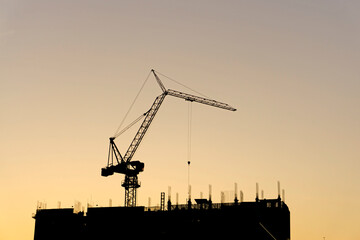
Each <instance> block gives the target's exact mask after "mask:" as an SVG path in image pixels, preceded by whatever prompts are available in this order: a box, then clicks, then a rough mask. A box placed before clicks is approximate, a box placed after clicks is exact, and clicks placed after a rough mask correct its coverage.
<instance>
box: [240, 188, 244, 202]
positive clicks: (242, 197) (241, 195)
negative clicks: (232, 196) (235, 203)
mask: <svg viewBox="0 0 360 240" xmlns="http://www.w3.org/2000/svg"><path fill="white" fill-rule="evenodd" d="M243 201H244V193H243V191H241V190H240V202H243Z"/></svg>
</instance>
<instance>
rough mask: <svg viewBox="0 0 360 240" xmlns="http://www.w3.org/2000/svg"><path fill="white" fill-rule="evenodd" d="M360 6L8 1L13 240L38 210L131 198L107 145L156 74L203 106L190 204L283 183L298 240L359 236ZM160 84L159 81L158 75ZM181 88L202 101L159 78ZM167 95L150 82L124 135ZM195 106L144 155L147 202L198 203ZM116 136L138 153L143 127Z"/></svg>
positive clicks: (174, 110)
mask: <svg viewBox="0 0 360 240" xmlns="http://www.w3.org/2000/svg"><path fill="white" fill-rule="evenodd" d="M359 11H360V2H359V1H355V0H291V1H289V0H237V1H230V0H229V1H213V0H201V1H172V0H169V1H165V0H154V1H119V0H116V1H115V0H108V1H100V0H87V1H85V0H75V1H74V0H72V1H69V0H62V1H45V0H26V1H25V0H0V114H1V115H0V189H1V198H0V239H1V240H2V239H4V240H5V239H19V240H20V239H21V240H22V239H33V235H34V227H35V220H34V219H33V218H32V214H33V213H35V211H36V206H37V202H38V201H40V202H45V203H46V204H47V207H48V208H57V206H58V202H61V207H71V206H73V205H74V202H75V201H79V202H81V203H82V205H83V206H86V204H87V203H91V204H93V205H98V206H108V204H109V199H112V202H113V205H121V206H122V205H123V204H124V189H123V188H122V187H121V186H120V185H121V181H122V180H123V176H121V175H114V176H111V177H108V178H104V177H101V175H100V170H101V168H102V167H105V166H106V164H107V154H108V144H109V140H108V139H109V137H111V136H112V135H113V134H114V133H115V131H116V129H117V127H118V126H119V124H120V122H121V121H122V119H123V118H124V116H125V115H126V113H127V111H128V109H129V107H130V105H131V104H132V102H133V100H134V98H135V96H136V94H137V93H138V92H139V89H140V87H141V86H142V84H143V82H144V81H145V79H146V77H147V76H148V74H149V72H150V70H151V69H155V70H157V71H159V72H160V73H163V74H164V75H166V76H169V77H171V78H172V79H174V80H176V81H178V82H181V83H182V84H184V85H186V86H189V87H190V88H191V89H195V90H196V91H198V92H200V93H202V94H204V95H206V96H208V97H210V98H212V99H215V100H218V101H222V102H225V103H228V104H230V105H231V106H233V107H235V108H237V111H236V112H230V111H226V110H222V109H217V108H214V107H210V106H206V105H201V104H197V103H192V104H191V107H192V117H191V123H192V124H191V129H192V130H191V168H190V183H191V185H192V197H193V198H199V197H200V193H201V192H202V193H203V196H204V197H207V196H208V188H209V187H208V186H209V184H211V185H212V195H213V201H214V202H220V193H221V191H226V192H231V191H233V189H234V183H237V184H238V190H242V191H243V192H244V200H245V201H254V199H255V186H256V183H259V188H260V189H261V190H263V191H264V195H265V198H276V197H277V181H280V183H281V188H282V189H285V202H286V203H287V204H288V206H289V208H290V212H291V239H293V240H303V239H307V240H318V239H319V240H322V239H323V237H326V240H331V239H342V240H358V239H360V228H359V216H360V207H359V203H360V174H359V170H360V148H359V145H360V67H359V65H360V45H359V42H360V24H359V23H360V14H359ZM159 76H160V75H159ZM160 77H161V79H162V81H163V83H164V85H165V86H166V87H167V88H171V89H175V90H180V91H184V92H188V93H191V94H195V95H197V93H194V92H191V91H190V90H188V89H186V88H184V87H183V86H181V85H178V84H176V83H174V82H173V81H171V80H169V79H167V78H165V77H162V76H160ZM160 93H161V90H160V88H159V86H158V85H157V83H156V81H155V79H154V77H153V76H150V77H149V79H148V81H147V83H146V85H145V87H144V89H143V90H142V93H141V94H140V96H139V98H138V99H137V101H136V103H135V105H134V108H133V109H132V111H131V112H130V113H129V115H128V117H127V118H126V122H125V124H124V126H125V125H126V124H128V123H130V122H131V121H132V120H134V119H135V118H137V117H138V116H139V115H140V114H142V113H144V112H145V111H147V110H148V109H149V108H150V106H151V104H152V102H153V101H154V99H155V97H156V96H158V95H159V94H160ZM188 109H189V103H188V102H185V101H183V100H181V99H176V98H174V97H171V96H167V97H166V98H165V101H164V103H163V104H162V106H161V108H160V110H159V112H158V114H157V115H156V117H155V119H154V121H153V123H152V125H151V127H150V129H149V131H148V132H147V134H146V136H145V138H144V140H143V142H142V144H141V145H140V147H139V149H138V151H137V152H136V154H135V156H134V160H140V161H142V162H144V163H145V170H144V172H142V173H140V175H139V180H140V181H141V185H142V186H141V188H140V189H139V191H138V205H144V206H147V205H148V199H149V198H151V203H152V205H154V206H156V205H157V204H159V203H160V193H161V192H166V194H167V190H168V186H171V191H172V200H173V201H175V194H176V193H178V194H179V201H180V203H185V201H186V198H187V181H188V166H187V161H188V145H189V137H188V122H189V117H188ZM138 127H139V125H136V126H135V127H134V128H131V130H129V131H128V132H127V133H126V134H124V135H121V136H120V137H118V138H117V139H116V144H117V145H118V147H119V148H120V151H122V152H125V151H126V149H127V147H128V146H129V144H130V141H131V140H132V137H133V136H134V134H135V132H136V130H137V128H138Z"/></svg>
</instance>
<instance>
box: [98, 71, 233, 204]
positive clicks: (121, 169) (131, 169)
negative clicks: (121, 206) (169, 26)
mask: <svg viewBox="0 0 360 240" xmlns="http://www.w3.org/2000/svg"><path fill="white" fill-rule="evenodd" d="M151 71H152V73H153V74H154V76H155V79H156V81H157V83H158V84H159V86H160V88H161V90H162V92H163V93H162V94H160V95H159V96H157V97H156V98H155V101H154V102H153V104H152V105H151V107H150V109H149V110H148V111H147V112H146V113H144V114H143V115H142V116H143V117H144V120H143V122H142V124H141V126H140V128H139V130H138V131H137V133H136V134H135V137H134V139H133V140H132V142H131V143H130V146H129V148H128V150H127V151H126V153H125V155H124V157H123V156H122V155H121V153H120V151H119V149H118V148H117V146H116V144H115V142H114V140H115V138H116V136H115V137H111V138H110V145H109V154H108V163H107V166H106V167H105V168H102V169H101V175H102V176H104V177H107V176H110V175H113V174H114V173H121V174H124V175H125V179H124V181H122V184H121V186H122V187H124V188H125V207H135V206H136V189H137V188H139V187H140V183H139V182H138V174H139V173H140V172H142V171H144V166H145V165H144V163H143V162H140V161H131V160H132V158H133V156H134V154H135V152H136V150H137V148H138V147H139V145H140V143H141V141H142V139H143V137H144V136H145V134H146V131H147V130H148V129H149V127H150V124H151V122H152V121H153V119H154V117H155V115H156V113H157V112H158V110H159V108H160V106H161V104H162V102H163V101H164V99H165V97H166V95H170V96H173V97H178V98H182V99H185V100H186V101H190V102H198V103H202V104H205V105H210V106H213V107H218V108H222V109H225V110H229V111H236V109H235V108H233V107H231V106H230V105H228V104H226V103H222V102H218V101H215V100H212V99H208V98H203V97H198V96H195V95H192V94H188V93H183V92H179V91H175V90H172V89H166V88H165V86H164V85H163V83H162V82H161V80H160V78H159V77H158V76H157V74H156V73H155V71H154V70H151ZM140 119H141V118H140V117H139V118H138V119H137V120H136V121H134V122H133V123H131V124H130V125H131V126H132V125H134V124H135V123H136V122H137V121H139V120H140Z"/></svg>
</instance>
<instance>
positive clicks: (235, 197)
mask: <svg viewBox="0 0 360 240" xmlns="http://www.w3.org/2000/svg"><path fill="white" fill-rule="evenodd" d="M234 202H235V205H237V204H238V202H239V200H238V197H237V183H235V196H234Z"/></svg>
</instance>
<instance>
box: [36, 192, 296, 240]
mask: <svg viewBox="0 0 360 240" xmlns="http://www.w3.org/2000/svg"><path fill="white" fill-rule="evenodd" d="M196 202H197V203H196V204H192V205H190V206H189V205H188V204H186V205H171V203H168V207H167V210H165V211H164V210H162V211H160V208H145V207H89V208H88V209H87V212H86V215H85V214H84V213H83V212H79V213H74V212H73V209H42V210H37V212H36V214H35V216H34V218H35V220H36V221H35V236H34V239H35V240H44V239H46V240H49V239H52V240H57V239H120V238H126V237H129V238H132V239H145V238H146V239H149V238H150V239H151V238H152V237H154V238H156V239H159V238H160V239H204V238H209V239H214V238H219V239H224V238H230V237H231V238H232V239H251V240H258V239H259V240H260V239H261V240H267V239H269V240H270V239H271V240H273V239H276V240H288V239H290V212H289V208H288V207H287V205H286V204H285V203H284V202H283V201H281V199H280V197H279V198H277V199H263V200H259V199H256V201H255V202H237V201H235V202H234V203H225V204H218V203H216V204H213V203H211V201H208V200H206V199H196Z"/></svg>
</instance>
